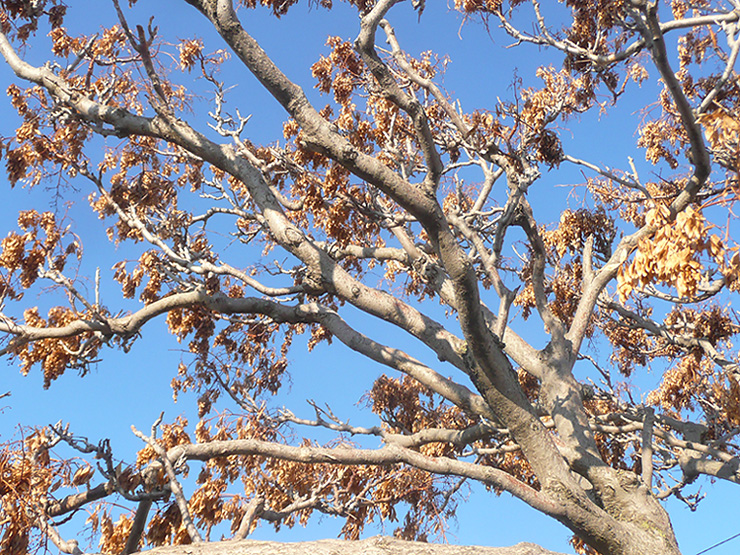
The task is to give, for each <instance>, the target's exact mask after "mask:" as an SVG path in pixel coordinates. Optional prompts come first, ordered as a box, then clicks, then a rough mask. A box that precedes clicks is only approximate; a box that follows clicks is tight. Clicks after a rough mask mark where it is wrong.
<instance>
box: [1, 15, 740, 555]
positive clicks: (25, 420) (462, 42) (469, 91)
mask: <svg viewBox="0 0 740 555" xmlns="http://www.w3.org/2000/svg"><path fill="white" fill-rule="evenodd" d="M70 4H72V5H71V8H70V12H69V13H70V16H69V18H68V21H67V23H68V26H69V27H71V29H72V31H73V32H74V31H81V32H83V31H84V32H86V33H90V32H92V31H93V30H95V29H96V28H97V27H98V26H99V25H104V24H110V23H112V22H113V21H114V17H115V15H114V11H113V8H112V5H111V4H110V3H109V2H107V1H105V0H104V1H98V2H89V1H88V2H78V3H75V2H70ZM77 4H79V5H84V8H83V9H80V8H79V7H78V5H77ZM123 4H127V3H125V2H123ZM139 4H140V6H139V7H138V9H137V10H136V11H135V12H134V15H132V16H131V22H132V23H145V22H146V20H147V19H148V16H145V15H144V11H145V10H148V9H151V6H152V5H154V6H156V8H155V10H156V11H155V14H156V19H155V24H158V25H159V28H160V33H161V34H162V35H163V37H164V38H165V39H166V40H168V41H172V42H175V41H176V40H177V39H179V38H189V37H192V36H200V37H202V38H203V39H204V41H205V44H206V50H215V49H217V48H222V47H223V44H222V43H221V41H220V39H219V38H218V37H217V36H216V34H215V33H214V32H213V31H211V30H210V29H209V27H208V25H207V24H206V23H205V20H204V19H203V18H202V17H201V16H199V14H197V13H196V12H195V10H194V9H193V8H191V7H190V6H188V5H187V4H186V3H185V2H183V1H181V0H158V1H157V2H139ZM430 4H431V3H430ZM435 8H436V7H433V6H431V5H430V6H429V7H428V8H427V10H426V12H425V13H424V15H423V16H422V18H421V21H420V22H419V21H418V20H417V15H416V13H415V12H413V11H412V10H411V7H410V5H408V3H406V5H401V6H399V7H397V8H395V9H394V10H392V11H391V13H390V17H389V19H390V21H391V24H392V25H394V27H395V28H396V32H397V35H398V38H399V40H400V42H401V45H402V47H403V48H404V49H405V50H406V51H407V52H409V53H411V54H412V55H415V54H418V53H419V52H420V51H424V50H430V49H431V50H434V51H436V52H438V53H439V54H447V55H448V56H449V57H450V60H451V62H450V64H449V66H448V71H447V75H446V77H445V80H444V83H443V84H444V86H445V87H446V88H447V90H448V91H449V92H450V93H451V94H452V95H453V97H458V98H460V100H461V103H462V106H463V107H464V108H466V109H473V108H492V107H493V106H494V105H495V102H496V98H497V97H500V98H508V97H509V96H510V95H511V88H510V85H511V83H512V80H513V79H514V76H515V75H518V76H519V77H520V78H522V79H523V80H524V82H525V84H528V83H534V82H535V81H534V80H533V73H534V70H535V69H536V67H537V66H538V65H543V64H548V63H552V64H553V65H555V66H557V65H558V63H559V62H558V60H559V56H557V54H555V53H552V52H543V51H540V50H538V49H537V48H535V47H530V46H524V47H522V48H513V49H508V50H502V49H501V48H500V46H502V45H506V44H509V43H510V42H511V41H510V39H508V38H507V37H505V36H504V35H503V34H501V33H500V32H499V31H498V30H497V29H491V30H490V33H489V32H488V31H487V30H486V29H485V28H484V27H483V26H482V25H480V24H475V23H472V24H468V25H465V26H461V18H460V16H459V15H458V14H456V13H455V12H453V11H451V10H446V9H439V8H436V9H435ZM242 18H243V23H244V25H245V27H246V28H247V30H248V31H249V32H250V33H252V34H253V35H254V36H255V38H256V39H258V40H259V42H260V43H261V45H262V47H263V48H264V49H265V50H266V51H267V52H268V54H270V55H271V56H272V58H273V60H274V61H275V62H276V63H277V65H278V66H280V67H281V68H282V69H283V70H284V71H285V72H286V73H287V74H288V76H289V77H291V78H292V79H293V80H294V81H296V82H298V83H300V84H302V85H303V86H304V88H305V89H306V90H307V91H308V92H309V93H310V97H311V98H312V100H315V101H317V104H319V105H320V106H321V105H323V103H324V102H325V101H324V100H323V99H319V98H318V94H317V93H316V91H313V90H311V87H312V85H313V80H312V79H311V74H310V66H311V64H312V63H313V62H315V61H316V60H317V59H318V57H319V55H320V54H325V53H326V48H325V47H324V46H323V45H324V42H325V40H326V37H327V36H328V35H338V36H340V37H342V38H347V39H353V38H354V37H355V35H356V33H357V29H358V23H357V18H356V16H355V15H354V14H353V12H352V11H351V10H350V9H349V8H347V7H346V6H344V5H343V4H338V5H337V8H336V9H335V10H334V11H332V12H326V11H324V10H318V9H314V10H308V9H306V8H304V7H302V6H299V7H296V8H293V10H292V11H291V12H290V13H289V14H288V16H286V17H284V18H283V19H282V20H280V21H276V20H275V19H274V18H271V17H268V16H267V15H266V13H265V12H264V11H263V10H258V11H254V12H252V11H249V12H247V11H244V12H242ZM378 43H379V44H380V45H382V41H381V40H379V41H378ZM32 44H33V42H32ZM23 55H24V56H25V57H26V58H27V59H29V61H35V62H38V61H40V60H44V59H45V56H46V50H45V49H44V48H43V47H41V46H39V47H33V46H32V47H31V48H29V49H28V50H26V51H25V52H23ZM231 67H232V68H234V70H233V72H229V73H224V75H223V77H224V80H225V81H226V85H227V86H229V85H236V88H235V89H234V90H233V91H232V92H231V93H230V96H229V97H228V98H229V101H230V102H232V104H231V106H232V107H234V106H238V107H239V109H240V111H241V112H242V113H251V114H252V119H251V120H250V123H249V125H248V132H247V134H248V137H249V138H250V139H251V140H252V141H253V142H256V143H266V142H274V141H276V140H279V139H281V137H282V122H283V121H284V115H283V113H282V111H281V110H280V109H279V107H278V106H277V104H276V102H275V101H274V100H273V99H272V98H271V97H270V96H269V95H268V94H267V93H266V92H265V91H264V90H263V89H262V88H261V87H260V86H259V85H258V84H257V83H256V81H255V80H254V79H253V78H252V77H251V75H250V74H249V73H248V72H247V70H246V69H244V68H241V67H239V66H238V65H236V64H232V65H231ZM0 68H2V69H0V85H1V86H2V87H3V88H5V87H6V86H7V84H8V83H9V82H11V81H12V80H13V76H12V74H11V72H10V70H9V69H8V68H7V67H6V66H4V65H2V66H0ZM200 85H202V86H203V91H202V94H203V97H204V98H206V99H207V98H208V96H207V88H206V87H205V85H206V83H204V82H201V83H200V84H199V86H200ZM655 86H656V85H655V75H651V81H650V82H649V83H647V84H646V85H645V86H644V87H643V89H642V90H637V89H636V88H634V90H633V91H632V92H633V93H635V94H634V99H633V100H631V101H630V102H628V103H625V104H624V105H622V106H620V107H618V109H617V110H615V111H614V112H613V113H610V114H607V115H602V116H600V117H599V116H598V115H596V114H589V115H587V116H584V117H582V118H580V119H578V120H573V121H571V122H569V123H568V124H567V125H566V127H567V129H566V130H564V132H563V137H564V141H565V143H566V145H567V146H568V148H569V153H571V154H573V155H574V156H577V157H581V158H587V159H589V160H590V161H592V162H595V163H599V164H602V165H606V166H613V167H614V166H620V167H624V166H625V165H626V157H627V156H628V155H631V156H633V157H634V158H635V160H636V161H637V162H638V164H639V165H640V168H641V169H644V170H645V172H646V173H647V172H648V171H650V168H649V167H648V166H646V165H644V164H640V161H641V160H642V158H643V157H642V155H641V154H640V153H639V152H637V151H636V150H635V149H634V146H633V145H634V143H635V140H636V134H635V133H636V128H637V125H638V123H639V120H640V114H639V113H638V112H639V110H640V109H641V108H643V106H645V105H646V103H648V102H652V101H653V98H654V97H653V96H651V95H652V94H653V93H654V91H655ZM194 119H195V120H196V121H197V120H198V119H199V116H198V115H195V116H194ZM14 121H15V117H14V114H13V113H12V111H11V110H10V107H9V105H8V103H2V104H0V134H2V135H10V134H12V132H13V129H14ZM203 127H205V124H203ZM570 137H572V139H571V138H570ZM581 179H582V178H581V174H580V171H578V170H577V171H574V170H571V169H565V168H564V169H563V171H561V172H557V173H555V174H549V175H547V176H545V177H544V178H543V179H542V180H541V182H539V183H538V184H537V185H536V187H535V190H533V192H532V193H531V195H532V196H531V200H532V203H533V205H534V208H535V210H536V215H537V216H538V217H539V218H540V219H541V220H542V221H556V220H557V218H558V212H559V210H561V209H562V208H563V207H565V206H566V205H567V204H568V203H574V202H576V201H575V200H573V199H571V200H568V194H569V193H570V192H571V189H570V187H569V185H571V184H575V183H578V182H580V181H581ZM2 183H3V184H2V185H0V186H3V187H4V190H3V197H2V198H3V202H2V203H0V221H2V222H3V223H4V226H3V227H4V229H0V236H2V235H4V234H5V232H6V231H7V230H10V229H13V228H14V227H15V226H14V221H15V214H16V213H17V211H18V210H19V209H27V208H30V207H35V208H37V209H43V208H48V207H49V206H50V202H51V201H50V194H49V191H48V190H44V189H43V185H42V186H39V187H37V188H36V189H34V190H32V191H29V190H28V189H23V188H20V187H16V188H15V189H13V190H11V189H10V187H9V185H8V184H7V182H6V180H3V182H2ZM78 187H79V190H77V191H74V190H69V191H66V193H65V201H68V202H69V204H66V205H65V204H61V205H57V206H58V207H59V206H61V210H62V211H63V212H65V213H66V214H67V218H68V219H69V221H70V222H73V226H74V227H73V230H74V231H75V232H76V233H78V234H79V235H80V236H81V237H82V240H83V245H84V249H85V258H84V261H83V267H82V270H83V272H82V273H83V274H84V275H86V276H87V277H88V283H89V280H90V279H92V276H93V275H94V271H95V267H100V269H101V273H102V279H103V282H104V283H105V282H106V281H107V279H109V278H110V277H111V276H112V270H111V269H110V267H111V265H112V264H113V262H115V261H116V260H118V258H119V257H120V256H124V255H125V252H124V251H123V247H122V248H121V250H117V249H116V248H115V247H114V246H112V245H110V244H109V243H108V242H107V241H106V239H105V232H104V230H105V227H106V224H105V223H104V222H100V221H99V220H97V218H96V217H95V216H93V215H91V214H90V211H89V209H88V208H87V202H86V200H85V199H86V197H87V195H88V194H89V192H90V191H89V189H88V188H87V187H88V186H87V184H85V183H83V182H80V183H79V184H78ZM36 294H38V296H37V297H35V296H34V295H36ZM52 302H54V297H53V293H52V292H49V291H41V292H38V291H34V292H33V293H31V294H29V295H28V296H27V297H26V299H24V302H23V305H24V306H26V305H34V304H40V305H48V303H52ZM103 302H104V304H107V305H109V307H111V308H114V309H115V310H117V309H118V308H126V306H131V305H126V304H125V303H124V302H123V301H122V300H121V299H120V293H118V291H117V287H116V286H115V284H113V285H107V286H104V288H103ZM535 325H539V324H535ZM530 328H531V326H530ZM373 336H374V337H375V338H376V339H378V340H380V341H388V342H391V341H395V339H396V337H395V336H394V335H393V334H392V331H391V330H389V329H384V328H382V327H377V328H374V329H373ZM527 336H528V337H531V338H532V340H533V341H535V342H536V341H539V340H541V339H542V338H541V334H539V333H537V330H532V331H530V332H528V335H527ZM527 336H525V337H527ZM394 344H395V345H397V343H394ZM400 346H401V347H407V348H409V349H410V350H411V351H412V354H414V355H417V356H419V357H427V358H428V356H427V355H425V354H423V353H414V352H413V350H414V349H415V348H416V346H414V345H413V344H409V345H400ZM180 349H181V346H180V345H179V344H178V343H177V342H176V341H175V340H174V339H172V338H171V337H169V336H168V335H167V334H166V333H165V326H164V321H163V320H159V321H154V322H151V323H150V324H148V325H147V327H146V328H145V330H144V334H143V337H142V338H141V339H140V340H139V341H137V342H136V344H135V345H134V348H133V349H132V350H131V352H130V353H128V354H124V353H122V352H118V351H107V352H104V353H103V360H102V362H100V363H99V364H98V365H97V366H96V367H95V368H94V369H93V371H92V372H91V373H90V374H89V375H87V376H85V377H84V378H80V377H79V376H78V375H76V374H75V373H74V372H68V373H67V374H66V375H65V376H63V377H62V378H60V379H59V380H57V381H56V382H54V383H53V384H52V386H51V388H50V389H49V390H48V391H44V390H42V387H41V385H42V380H41V376H40V373H39V372H33V373H32V374H31V375H29V376H28V377H25V378H24V377H21V376H20V375H19V373H18V371H17V368H15V367H13V366H12V365H11V366H7V367H6V368H4V370H3V371H4V372H5V374H4V376H5V379H4V381H3V385H2V387H1V391H0V393H2V392H4V391H8V390H9V391H11V392H12V396H11V397H10V398H5V399H2V400H0V403H4V404H5V405H6V406H5V408H4V410H3V411H2V413H0V440H3V441H5V440H8V439H10V438H11V437H12V436H13V435H14V433H15V431H16V425H17V424H18V423H22V424H24V425H45V424H49V423H54V422H56V421H58V420H60V419H61V420H63V421H65V422H69V423H70V425H71V430H72V431H74V432H75V433H78V434H81V435H85V436H87V437H89V438H90V439H91V440H98V439H101V438H104V437H108V438H110V439H111V440H112V444H113V447H114V450H115V452H116V453H117V454H119V456H121V457H122V458H124V459H126V460H128V461H131V460H132V459H133V457H134V454H135V451H136V450H137V449H139V448H140V446H141V444H140V442H139V440H137V439H136V438H135V437H134V436H133V435H132V434H131V432H130V426H131V425H132V424H133V425H135V426H136V427H137V428H139V429H141V430H148V429H149V426H150V425H151V423H152V422H153V421H154V420H155V419H156V417H157V416H158V415H159V413H160V411H162V410H164V411H166V416H165V418H166V420H167V421H171V420H173V419H174V417H175V416H177V415H179V414H185V415H192V417H191V422H194V421H195V417H194V415H193V406H194V404H193V402H192V398H190V397H188V396H184V397H182V398H181V399H180V401H179V402H178V403H177V404H176V405H175V404H173V403H172V394H171V390H170V387H169V382H170V379H171V378H172V376H173V375H174V372H175V371H176V367H177V363H178V361H179V360H180V357H181V352H180ZM291 359H292V387H291V388H290V391H289V393H287V392H286V393H285V394H283V395H282V396H281V398H280V399H279V401H278V403H285V404H289V406H290V408H291V409H293V410H294V412H296V413H297V414H299V415H300V414H301V411H303V415H305V416H309V415H310V412H309V407H308V405H306V404H305V402H304V400H305V399H316V400H317V401H323V400H329V401H330V402H331V406H332V408H333V409H334V411H335V413H336V414H338V415H347V416H351V417H352V418H353V423H355V424H362V425H364V424H372V423H373V420H372V415H368V414H366V415H365V416H364V417H363V416H360V415H359V413H358V411H357V407H356V403H357V402H358V401H359V399H360V397H361V395H362V393H363V392H364V391H365V390H366V389H367V388H368V387H369V386H370V385H371V383H372V380H373V379H374V378H375V377H376V376H377V375H378V374H379V373H380V371H381V370H379V368H378V367H377V366H376V365H374V363H372V362H369V361H364V360H358V359H357V357H356V356H355V355H353V354H352V353H350V352H349V351H348V350H347V349H345V348H344V347H343V346H341V345H338V344H336V343H335V344H334V345H332V346H331V347H326V346H323V345H322V346H320V347H319V348H318V349H317V350H316V351H314V352H313V353H311V355H310V356H307V355H305V349H303V348H302V346H301V345H300V344H298V345H296V347H295V348H294V349H293V351H292V353H291ZM655 377H656V376H655V375H653V376H652V379H655ZM227 408H231V409H235V407H233V406H228V407H227ZM363 418H364V419H363ZM478 489H480V488H476V490H478ZM703 491H705V492H707V493H708V496H707V499H705V500H704V501H703V502H702V503H701V504H700V506H699V509H698V510H697V512H696V513H694V514H690V513H689V511H688V509H686V508H685V506H684V505H682V504H680V503H677V502H669V509H670V512H671V516H672V518H673V522H674V527H675V529H676V534H677V537H678V538H679V542H680V544H681V547H682V549H683V552H684V553H685V554H686V555H693V554H694V553H697V552H698V551H700V550H702V549H704V548H706V547H708V546H710V545H712V544H714V543H715V542H718V541H720V540H723V539H725V538H727V537H729V536H731V535H732V534H734V533H736V532H739V531H740V528H738V526H737V524H736V523H735V522H734V519H732V518H728V514H733V513H734V511H735V507H736V506H737V497H736V496H737V492H736V489H735V488H734V487H732V486H731V485H727V484H716V485H710V484H708V483H707V484H706V485H705V486H704V487H703ZM458 517H459V518H458V521H457V523H454V524H453V526H452V528H451V530H450V533H449V534H448V539H449V540H450V541H451V542H453V543H463V544H481V545H492V546H498V545H510V544H513V543H517V542H519V541H531V542H535V543H539V544H541V545H543V546H544V547H546V548H549V549H552V550H557V551H563V552H572V550H571V549H570V547H569V546H568V544H567V539H568V538H569V537H570V533H569V531H568V530H567V529H565V528H564V527H562V526H561V525H559V524H558V523H556V522H555V521H552V520H550V519H548V518H547V517H544V516H542V515H540V514H538V513H537V512H536V511H534V510H531V509H529V508H528V507H527V506H525V505H524V504H523V503H521V502H518V501H516V500H513V499H511V498H509V497H508V496H506V495H504V496H501V497H498V498H497V497H495V496H492V495H490V494H488V493H486V492H482V491H474V492H473V494H472V495H471V496H470V499H469V502H467V503H464V504H462V505H461V507H460V510H459V512H458ZM340 527H341V522H339V521H337V522H332V521H331V520H330V519H327V518H325V519H323V520H321V521H320V522H314V524H312V525H310V526H309V528H308V529H305V530H304V529H301V528H296V529H294V530H291V531H284V532H281V534H280V535H279V536H278V537H279V538H282V539H286V540H287V539H290V540H300V539H315V538H320V537H333V536H335V535H336V533H337V531H338V530H339V528H340ZM393 527H394V526H393V525H392V524H391V525H389V526H387V527H386V529H385V532H386V533H390V532H392V530H393ZM71 532H72V531H71V530H70V529H69V528H67V529H66V533H67V534H68V536H70V537H71V535H70V534H71ZM374 533H377V532H369V533H367V534H366V535H372V534H374ZM252 537H254V538H257V539H260V538H268V537H273V535H272V533H271V528H270V527H268V526H265V525H263V526H261V527H260V528H259V529H258V530H257V531H256V532H255V534H254V535H253V536H252ZM738 545H740V540H737V542H734V543H733V542H731V543H729V544H727V545H724V546H722V547H719V548H717V549H714V550H713V551H712V552H711V553H712V554H713V555H729V554H730V553H733V554H734V553H737V550H738Z"/></svg>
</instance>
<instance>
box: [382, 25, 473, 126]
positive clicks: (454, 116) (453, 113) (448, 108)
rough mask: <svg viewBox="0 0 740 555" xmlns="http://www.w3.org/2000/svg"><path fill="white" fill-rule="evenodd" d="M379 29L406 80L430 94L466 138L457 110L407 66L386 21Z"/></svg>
mask: <svg viewBox="0 0 740 555" xmlns="http://www.w3.org/2000/svg"><path fill="white" fill-rule="evenodd" d="M380 27H381V28H382V29H383V31H385V35H386V37H387V41H388V43H389V44H390V45H391V48H392V49H393V59H394V60H396V63H397V64H398V66H399V67H400V68H401V69H402V70H403V71H404V72H405V73H406V75H407V76H408V78H409V79H410V80H411V81H412V82H413V83H415V84H416V85H418V86H419V87H421V88H423V89H426V90H427V91H429V92H430V93H431V94H432V96H433V97H434V99H435V100H436V101H437V102H438V103H439V105H440V106H442V109H443V110H444V111H445V113H446V114H447V116H448V117H449V118H450V120H451V121H452V123H453V124H454V125H455V127H456V128H457V130H458V132H459V133H460V135H462V137H463V138H466V137H467V136H468V133H469V132H470V129H468V126H467V125H465V123H464V122H463V120H462V118H461V117H460V114H458V113H457V110H455V108H454V107H453V106H452V104H451V103H450V102H449V101H448V100H447V98H446V97H445V95H444V94H443V93H442V91H441V90H440V88H439V87H438V86H437V85H436V84H435V83H434V81H432V80H431V79H425V78H423V77H421V76H420V75H419V74H418V73H417V72H416V71H414V69H413V68H412V67H411V64H409V63H408V61H407V60H406V55H405V54H404V52H403V50H401V46H400V45H399V44H398V39H397V38H396V33H395V31H394V30H393V27H391V24H390V23H388V21H386V20H385V19H382V20H381V21H380Z"/></svg>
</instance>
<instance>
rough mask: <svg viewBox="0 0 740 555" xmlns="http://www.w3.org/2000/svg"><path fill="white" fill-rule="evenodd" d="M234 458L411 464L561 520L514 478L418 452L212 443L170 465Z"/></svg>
mask: <svg viewBox="0 0 740 555" xmlns="http://www.w3.org/2000/svg"><path fill="white" fill-rule="evenodd" d="M232 455H257V456H263V457H271V458H277V459H283V460H290V461H294V462H301V463H307V464H316V463H329V464H359V465H388V464H408V465H410V466H413V467H416V468H419V469H421V470H426V471H428V472H434V473H435V474H441V475H445V476H450V475H451V476H460V477H467V478H470V479H473V480H477V481H480V482H483V483H486V484H490V485H492V486H495V487H498V488H501V489H502V490H504V491H507V492H509V493H511V494H512V495H514V496H515V497H518V498H519V499H521V500H522V501H524V502H525V503H527V504H529V505H530V506H533V507H536V508H538V509H539V510H541V511H543V512H545V513H546V514H551V515H554V516H559V515H560V514H561V511H562V507H560V506H559V504H558V503H554V502H553V501H552V500H550V499H549V498H548V496H547V495H545V494H544V493H542V492H538V491H536V490H534V489H532V488H531V487H529V486H528V485H526V484H524V483H522V482H520V481H518V480H516V479H515V478H514V477H513V476H511V475H510V474H508V473H506V472H504V471H502V470H499V469H497V468H493V467H489V466H481V465H476V464H474V463H468V462H463V461H457V460H454V459H450V458H447V457H435V458H432V457H426V456H424V455H422V454H421V453H418V452H416V451H413V450H410V449H405V448H401V447H398V446H395V445H386V446H385V447H382V448H381V449H375V450H372V449H352V448H344V447H338V448H333V449H332V448H323V447H293V446H290V445H283V444H279V443H272V442H267V441H260V440H255V439H243V440H230V441H211V442H208V443H198V444H187V445H179V446H177V447H173V448H172V449H170V451H168V453H167V457H168V459H169V460H170V461H177V460H200V461H206V460H209V459H212V458H215V457H224V456H232Z"/></svg>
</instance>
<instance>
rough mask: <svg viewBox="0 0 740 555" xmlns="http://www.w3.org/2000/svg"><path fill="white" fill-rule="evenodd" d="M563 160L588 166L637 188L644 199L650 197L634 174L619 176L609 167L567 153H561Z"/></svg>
mask: <svg viewBox="0 0 740 555" xmlns="http://www.w3.org/2000/svg"><path fill="white" fill-rule="evenodd" d="M563 160H564V161H566V162H570V163H572V164H577V165H579V166H583V167H585V168H588V169H590V170H591V171H594V172H596V173H598V174H599V175H601V176H603V177H606V178H607V179H610V180H612V181H614V182H615V183H619V184H620V185H623V186H625V187H628V188H630V189H637V190H638V191H640V192H641V193H642V194H643V195H644V196H645V199H649V198H652V195H651V194H650V192H649V191H648V190H647V189H646V188H645V187H644V186H643V185H641V184H640V182H639V181H638V180H637V178H636V176H629V177H630V179H624V178H622V177H619V176H618V175H617V174H615V173H614V172H613V171H612V170H611V169H609V168H600V167H599V166H597V165H596V164H592V163H590V162H587V161H586V160H581V159H579V158H574V157H573V156H570V155H569V154H565V155H563Z"/></svg>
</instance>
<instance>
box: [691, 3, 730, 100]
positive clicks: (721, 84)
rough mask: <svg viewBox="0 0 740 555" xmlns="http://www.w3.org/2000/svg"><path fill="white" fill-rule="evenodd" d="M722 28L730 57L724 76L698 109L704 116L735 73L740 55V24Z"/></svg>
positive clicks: (723, 25)
mask: <svg viewBox="0 0 740 555" xmlns="http://www.w3.org/2000/svg"><path fill="white" fill-rule="evenodd" d="M735 14H736V15H737V10H736V11H735ZM722 28H723V30H724V31H725V34H726V35H727V43H728V45H729V46H730V48H731V50H730V55H729V57H728V59H727V63H726V64H725V69H724V71H723V72H722V75H721V76H720V77H719V79H718V80H717V82H716V83H715V84H714V87H712V90H710V91H709V92H708V93H707V95H706V96H705V97H704V99H703V100H702V101H701V104H700V105H699V107H698V108H697V110H696V113H697V114H703V113H704V112H706V111H707V109H708V108H709V106H711V105H712V102H713V101H714V99H715V98H717V95H718V94H719V93H720V91H721V90H722V88H723V87H724V86H725V85H726V84H727V81H728V80H729V79H730V77H731V76H732V74H733V73H734V69H735V62H737V56H738V54H740V37H738V36H737V32H738V22H737V21H732V22H723V23H722Z"/></svg>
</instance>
